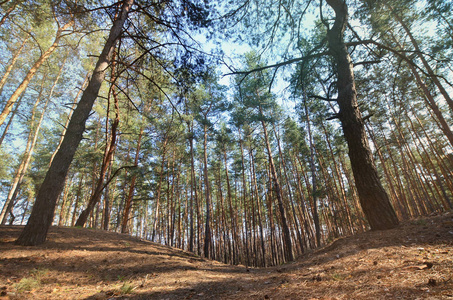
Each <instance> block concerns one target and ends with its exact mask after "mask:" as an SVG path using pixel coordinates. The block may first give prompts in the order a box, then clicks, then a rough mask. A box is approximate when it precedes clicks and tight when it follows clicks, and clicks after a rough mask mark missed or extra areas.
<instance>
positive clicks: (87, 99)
mask: <svg viewBox="0 0 453 300" xmlns="http://www.w3.org/2000/svg"><path fill="white" fill-rule="evenodd" d="M133 3H134V0H125V1H124V2H123V5H122V8H121V13H120V15H119V17H118V19H116V20H115V21H114V22H113V25H112V28H111V30H110V34H109V37H108V39H107V41H106V43H105V46H104V49H103V50H102V53H101V55H100V56H99V60H98V62H97V64H96V67H95V68H94V71H93V76H92V78H91V80H90V83H89V84H88V86H87V88H86V90H85V91H84V92H83V95H82V98H81V99H80V102H79V104H78V105H77V108H76V109H75V111H74V113H73V116H72V118H71V121H70V122H69V125H68V128H67V132H66V134H65V137H64V140H63V142H62V143H61V147H60V149H59V150H58V153H57V154H56V155H55V158H54V160H53V161H52V165H51V166H50V168H49V170H48V171H47V174H46V177H45V179H44V181H43V183H42V185H41V188H40V190H39V192H38V195H37V197H36V201H35V205H34V206H33V210H32V212H31V215H30V218H29V219H28V222H27V225H26V226H25V228H24V230H23V231H22V233H21V235H20V236H19V238H18V240H17V241H16V243H17V244H19V245H26V246H33V245H39V244H42V243H44V242H45V240H46V237H47V232H48V230H49V228H50V226H51V225H52V220H53V216H54V212H55V205H56V203H57V200H58V196H59V195H60V194H61V191H62V190H63V186H64V182H65V178H66V175H67V173H68V170H69V166H70V164H71V161H72V159H73V157H74V154H75V152H76V150H77V147H78V146H79V143H80V141H81V140H82V135H83V132H84V130H85V122H86V120H87V119H88V117H89V115H90V112H91V109H92V107H93V104H94V101H95V100H96V98H97V96H98V94H99V89H100V87H101V84H102V82H103V81H104V77H105V72H106V70H107V68H108V66H109V65H110V61H111V58H112V54H113V51H114V49H115V45H116V41H117V40H118V38H119V37H120V36H121V33H122V29H123V24H124V22H125V21H126V19H127V17H128V13H129V11H130V9H131V7H132V5H133Z"/></svg>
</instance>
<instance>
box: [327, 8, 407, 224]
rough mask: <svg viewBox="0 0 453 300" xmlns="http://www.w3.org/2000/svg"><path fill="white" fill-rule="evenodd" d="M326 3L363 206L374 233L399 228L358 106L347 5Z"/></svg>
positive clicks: (342, 111) (342, 116)
mask: <svg viewBox="0 0 453 300" xmlns="http://www.w3.org/2000/svg"><path fill="white" fill-rule="evenodd" d="M326 2H327V4H329V5H330V6H331V7H332V8H333V9H334V11H335V23H334V25H333V26H332V28H330V29H329V30H328V32H327V40H328V44H329V50H330V52H331V55H332V58H333V59H334V61H335V64H336V73H337V90H338V99H337V103H338V105H339V107H340V112H339V118H340V121H341V125H342V128H343V133H344V137H345V139H346V142H347V144H348V148H349V159H350V160H351V167H352V171H353V174H354V179H355V183H356V187H357V192H358V194H359V198H360V203H361V206H362V209H363V212H364V213H365V215H366V217H367V220H368V223H369V224H370V227H371V229H372V230H382V229H390V228H393V227H395V226H397V225H398V218H397V216H396V214H395V211H394V210H393V207H392V205H391V204H390V200H389V197H388V195H387V192H386V191H385V190H384V188H383V186H382V184H381V181H380V179H379V176H378V173H377V170H376V167H375V165H374V162H373V157H372V155H371V149H370V147H369V145H368V139H367V136H366V133H365V128H364V125H363V120H362V115H361V113H360V110H359V107H358V104H357V92H356V88H355V81H354V72H353V69H352V67H353V66H352V62H351V58H350V56H349V52H348V49H347V47H346V45H345V42H344V30H345V28H346V24H347V22H348V11H347V5H346V3H345V2H344V1H343V0H326Z"/></svg>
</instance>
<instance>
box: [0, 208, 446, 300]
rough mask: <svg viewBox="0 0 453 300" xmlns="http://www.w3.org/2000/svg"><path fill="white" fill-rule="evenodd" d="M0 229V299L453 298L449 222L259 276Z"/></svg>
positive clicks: (379, 237) (58, 234) (119, 243)
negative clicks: (31, 240)
mask: <svg viewBox="0 0 453 300" xmlns="http://www.w3.org/2000/svg"><path fill="white" fill-rule="evenodd" d="M21 229H22V228H21V227H18V226H13V227H10V226H1V227H0V270H1V271H0V300H3V299H417V298H419V299H453V214H451V213H446V214H444V215H442V216H434V217H430V218H426V219H421V220H416V221H410V222H406V223H404V224H402V225H401V226H399V227H398V228H396V229H393V230H388V231H384V232H366V233H363V234H358V235H356V236H351V237H347V238H342V239H339V240H336V241H335V242H334V243H332V244H330V245H329V246H326V247H324V248H322V249H319V250H317V251H315V252H312V253H310V254H307V255H305V256H304V257H301V258H299V259H298V260H297V261H296V262H293V263H290V264H286V265H283V266H279V267H272V268H266V269H246V268H245V267H242V266H230V265H224V264H221V263H218V262H213V261H208V260H203V259H201V258H199V257H197V256H195V255H192V254H190V253H188V252H184V251H180V250H177V249H173V248H170V247H166V246H162V245H158V244H154V243H151V242H147V241H141V240H139V239H136V238H132V237H130V236H126V235H121V234H116V233H108V232H103V231H98V230H90V229H79V228H58V227H54V228H52V229H51V231H50V234H49V237H48V241H47V242H46V243H45V244H43V245H42V246H39V247H22V246H16V245H14V244H13V241H14V240H15V239H16V238H17V237H18V235H19V233H20V230H21Z"/></svg>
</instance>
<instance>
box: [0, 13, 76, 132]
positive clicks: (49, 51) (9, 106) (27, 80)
mask: <svg viewBox="0 0 453 300" xmlns="http://www.w3.org/2000/svg"><path fill="white" fill-rule="evenodd" d="M73 24H74V21H70V22H68V23H67V24H65V25H64V26H63V27H59V28H58V30H57V33H56V34H55V39H54V42H53V43H52V45H51V46H50V47H49V48H48V49H47V50H46V51H44V52H43V53H42V55H41V56H40V57H39V58H38V60H36V61H35V63H34V64H33V66H32V67H31V69H30V70H29V71H28V73H27V75H25V78H24V79H23V80H22V82H21V84H20V85H19V86H18V87H17V89H16V90H15V91H14V92H13V93H12V94H11V96H10V97H9V99H8V101H6V104H5V107H4V108H3V111H2V112H1V113H0V125H2V124H3V123H4V122H5V120H6V118H7V117H8V115H9V114H10V113H11V111H12V110H13V106H14V104H15V103H16V102H17V100H18V99H19V97H20V95H22V93H23V92H24V91H25V90H26V89H27V87H28V84H29V83H30V81H31V80H32V79H33V77H34V76H35V74H36V72H37V71H38V70H39V67H41V65H42V64H43V63H45V62H46V61H47V59H48V58H49V57H50V55H51V54H52V53H53V52H54V51H55V50H56V49H57V47H58V44H59V43H60V40H61V38H62V37H63V33H64V31H65V30H66V29H68V28H69V27H70V26H72V25H73Z"/></svg>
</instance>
